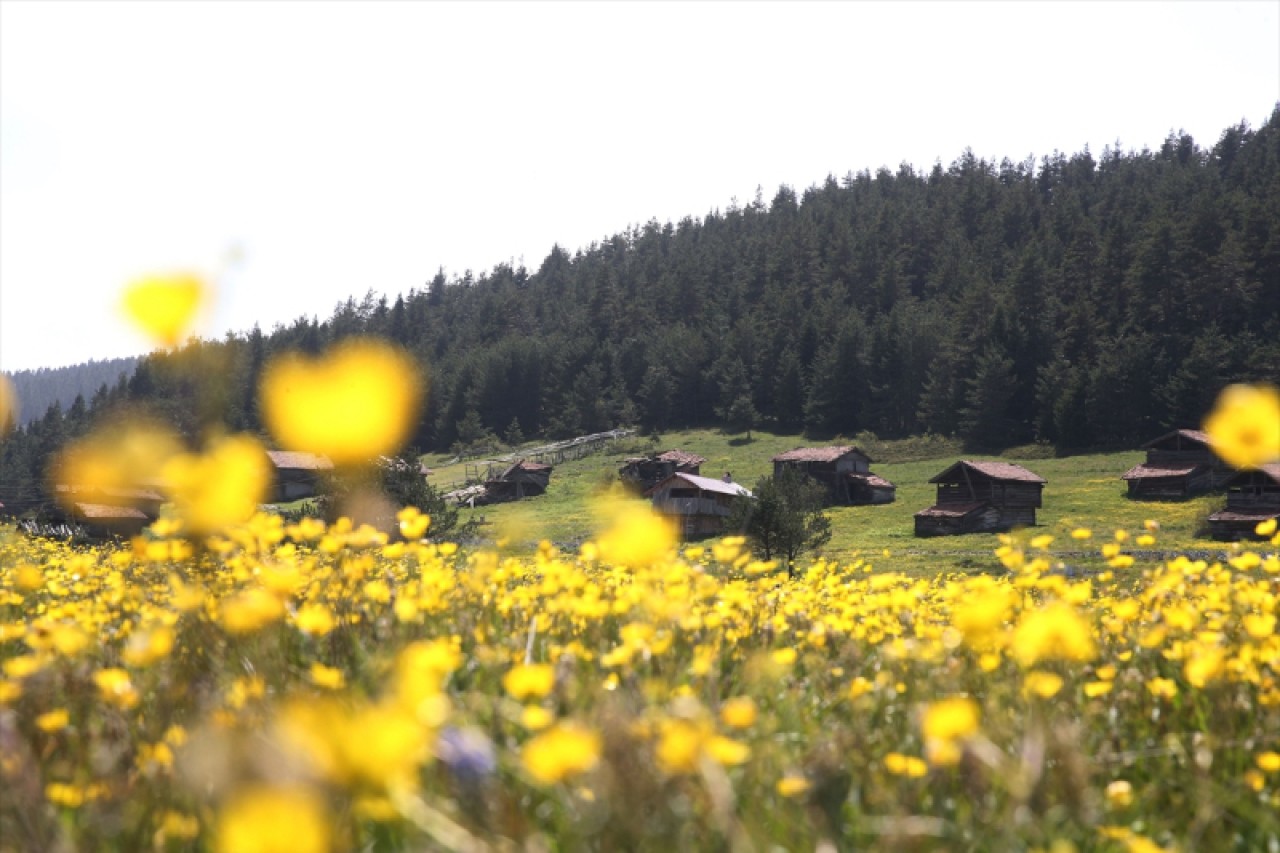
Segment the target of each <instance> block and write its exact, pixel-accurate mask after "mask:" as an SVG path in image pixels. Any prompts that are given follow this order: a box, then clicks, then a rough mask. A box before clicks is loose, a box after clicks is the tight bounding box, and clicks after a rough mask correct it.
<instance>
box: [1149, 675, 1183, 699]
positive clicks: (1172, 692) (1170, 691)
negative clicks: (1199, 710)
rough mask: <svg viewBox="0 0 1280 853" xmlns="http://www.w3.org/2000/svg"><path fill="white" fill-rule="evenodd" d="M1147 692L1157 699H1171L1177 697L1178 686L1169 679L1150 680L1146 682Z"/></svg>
mask: <svg viewBox="0 0 1280 853" xmlns="http://www.w3.org/2000/svg"><path fill="white" fill-rule="evenodd" d="M1147 690H1148V691H1149V692H1150V693H1151V695H1152V696H1155V697H1156V698H1157V699H1172V698H1173V697H1174V696H1177V695H1178V685H1177V683H1176V682H1174V680H1173V679H1171V678H1159V677H1157V678H1152V679H1150V680H1149V681H1148V682H1147Z"/></svg>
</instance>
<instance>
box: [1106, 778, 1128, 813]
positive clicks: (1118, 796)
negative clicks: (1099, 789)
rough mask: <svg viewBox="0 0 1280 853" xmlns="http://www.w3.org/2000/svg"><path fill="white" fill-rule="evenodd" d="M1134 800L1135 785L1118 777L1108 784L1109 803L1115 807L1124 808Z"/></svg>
mask: <svg viewBox="0 0 1280 853" xmlns="http://www.w3.org/2000/svg"><path fill="white" fill-rule="evenodd" d="M1132 802H1133V785H1131V784H1130V783H1128V782H1126V781H1125V780H1123V779H1117V780H1116V781H1114V782H1112V783H1111V784H1110V785H1108V786H1107V805H1109V806H1111V808H1113V809H1123V808H1126V807H1127V806H1129V804H1130V803H1132Z"/></svg>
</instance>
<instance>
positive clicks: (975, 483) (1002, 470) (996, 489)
mask: <svg viewBox="0 0 1280 853" xmlns="http://www.w3.org/2000/svg"><path fill="white" fill-rule="evenodd" d="M929 482H930V483H936V484H937V486H938V498H937V502H936V503H935V504H934V505H933V506H931V507H929V508H928V509H922V510H920V511H919V512H917V513H916V515H915V519H916V535H917V536H948V535H953V534H957V533H976V532H985V531H995V530H1008V529H1009V528H1011V527H1031V526H1033V525H1034V524H1035V523H1036V509H1038V508H1039V507H1040V506H1041V493H1042V492H1043V491H1044V486H1045V480H1044V478H1043V477H1041V476H1040V475H1038V474H1035V473H1033V472H1031V471H1028V470H1027V469H1026V468H1023V467H1022V466H1021V465H1014V464H1012V463H1010V462H971V461H961V462H957V463H955V464H954V465H952V466H951V467H950V468H948V469H946V470H945V471H943V472H942V473H941V474H938V475H937V476H936V477H933V478H932V479H931V480H929Z"/></svg>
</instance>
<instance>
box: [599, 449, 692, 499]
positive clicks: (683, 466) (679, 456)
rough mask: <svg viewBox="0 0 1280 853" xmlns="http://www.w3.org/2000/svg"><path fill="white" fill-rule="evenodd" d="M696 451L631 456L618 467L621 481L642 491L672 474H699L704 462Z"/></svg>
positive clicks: (667, 451)
mask: <svg viewBox="0 0 1280 853" xmlns="http://www.w3.org/2000/svg"><path fill="white" fill-rule="evenodd" d="M706 461H707V460H706V459H703V458H702V457H701V456H699V455H698V454H696V453H688V452H687V451H684V450H666V451H663V452H662V453H659V454H657V455H651V456H631V457H628V458H627V459H625V460H623V465H622V467H621V468H619V469H618V476H620V477H621V478H622V482H623V483H625V484H627V485H629V486H631V487H632V488H634V489H636V490H637V491H639V492H641V493H644V492H646V491H648V490H649V489H650V488H651V487H652V486H654V485H657V484H658V483H659V482H661V481H662V480H665V479H666V478H667V477H670V476H671V475H672V474H701V473H702V463H703V462H706Z"/></svg>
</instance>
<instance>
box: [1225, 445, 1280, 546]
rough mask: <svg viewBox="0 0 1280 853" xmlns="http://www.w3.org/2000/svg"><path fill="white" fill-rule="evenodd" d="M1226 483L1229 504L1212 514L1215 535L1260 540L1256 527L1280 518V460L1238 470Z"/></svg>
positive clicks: (1226, 537)
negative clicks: (1258, 466)
mask: <svg viewBox="0 0 1280 853" xmlns="http://www.w3.org/2000/svg"><path fill="white" fill-rule="evenodd" d="M1226 486H1227V505H1226V507H1225V508H1223V509H1221V510H1219V511H1218V512H1215V513H1214V514H1213V515H1211V516H1209V532H1210V534H1211V535H1212V536H1213V538H1215V539H1257V538H1259V537H1258V535H1257V533H1256V532H1255V531H1254V528H1256V527H1257V526H1258V525H1259V524H1261V523H1262V522H1264V521H1268V520H1270V519H1272V518H1280V462H1272V463H1271V464H1269V465H1263V466H1261V467H1260V468H1252V469H1247V470H1243V471H1237V472H1236V473H1235V474H1234V475H1233V476H1232V477H1231V479H1230V480H1228V481H1227V483H1226Z"/></svg>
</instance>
